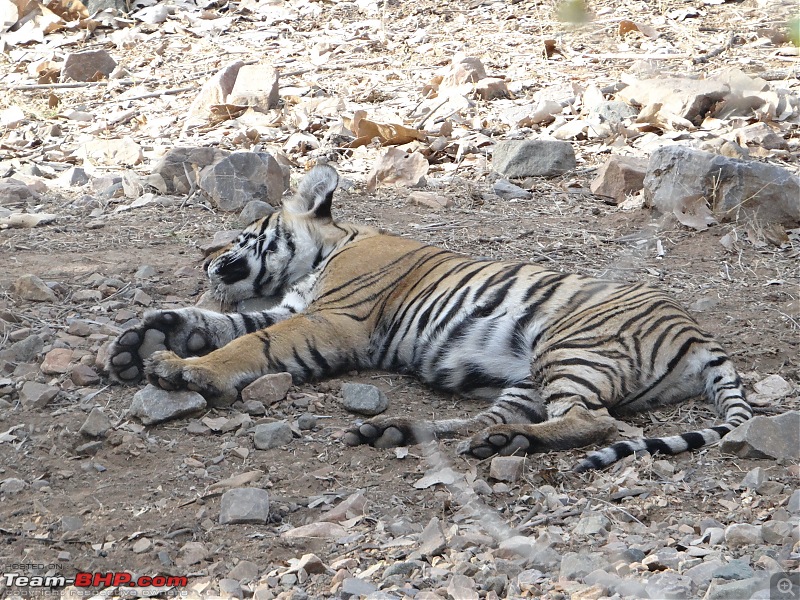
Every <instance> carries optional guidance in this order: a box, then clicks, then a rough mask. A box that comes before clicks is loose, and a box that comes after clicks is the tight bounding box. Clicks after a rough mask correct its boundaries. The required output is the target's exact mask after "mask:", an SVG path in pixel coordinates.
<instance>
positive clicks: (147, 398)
mask: <svg viewBox="0 0 800 600" xmlns="http://www.w3.org/2000/svg"><path fill="white" fill-rule="evenodd" d="M205 407H206V400H205V398H203V396H201V395H200V394H198V393H197V392H189V391H177V392H168V391H166V390H162V389H161V388H158V387H156V386H154V385H148V386H146V387H144V388H143V389H141V390H139V391H138V392H136V394H134V396H133V402H131V407H130V409H128V412H129V414H130V415H131V416H134V417H138V418H139V420H140V421H141V422H142V423H143V424H144V425H153V424H155V423H162V422H164V421H169V420H170V419H177V418H180V417H183V416H185V415H190V414H192V413H194V412H197V411H199V410H203V409H204V408H205Z"/></svg>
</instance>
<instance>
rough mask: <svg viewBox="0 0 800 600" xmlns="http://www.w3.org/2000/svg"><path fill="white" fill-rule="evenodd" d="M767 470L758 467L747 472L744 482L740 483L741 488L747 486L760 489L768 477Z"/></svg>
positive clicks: (750, 488)
mask: <svg viewBox="0 0 800 600" xmlns="http://www.w3.org/2000/svg"><path fill="white" fill-rule="evenodd" d="M766 476H767V472H766V470H765V469H763V468H762V467H756V468H755V469H752V470H751V471H749V472H748V473H747V475H745V476H744V479H742V482H741V483H740V484H739V487H740V488H745V489H748V490H756V489H758V488H759V487H760V486H761V484H763V483H764V480H765V479H766Z"/></svg>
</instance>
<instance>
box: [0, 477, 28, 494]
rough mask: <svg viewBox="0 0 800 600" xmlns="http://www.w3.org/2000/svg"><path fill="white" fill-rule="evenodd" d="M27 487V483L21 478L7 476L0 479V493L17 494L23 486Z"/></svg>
mask: <svg viewBox="0 0 800 600" xmlns="http://www.w3.org/2000/svg"><path fill="white" fill-rule="evenodd" d="M27 487H28V484H27V483H25V482H24V481H23V480H22V479H17V478H16V477H9V478H7V479H3V480H2V481H0V494H6V495H8V496H11V495H13V494H19V493H20V492H22V491H24V490H25V488H27Z"/></svg>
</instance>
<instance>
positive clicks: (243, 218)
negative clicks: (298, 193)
mask: <svg viewBox="0 0 800 600" xmlns="http://www.w3.org/2000/svg"><path fill="white" fill-rule="evenodd" d="M274 212H275V207H274V206H272V205H270V204H267V203H266V202H264V201H262V200H251V201H250V202H248V203H247V204H246V205H245V207H244V208H243V209H242V212H240V213H239V225H241V226H242V227H247V226H248V225H250V223H255V222H256V221H258V220H259V219H263V218H264V217H268V216H269V215H271V214H272V213H274Z"/></svg>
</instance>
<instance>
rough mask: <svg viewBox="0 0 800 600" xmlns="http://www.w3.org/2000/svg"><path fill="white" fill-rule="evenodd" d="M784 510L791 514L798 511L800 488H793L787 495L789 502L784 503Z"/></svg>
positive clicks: (799, 508) (799, 507) (799, 509)
mask: <svg viewBox="0 0 800 600" xmlns="http://www.w3.org/2000/svg"><path fill="white" fill-rule="evenodd" d="M786 510H788V511H789V512H790V513H792V514H793V515H796V514H797V513H800V490H795V491H793V492H792V495H791V496H789V502H787V503H786Z"/></svg>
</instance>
